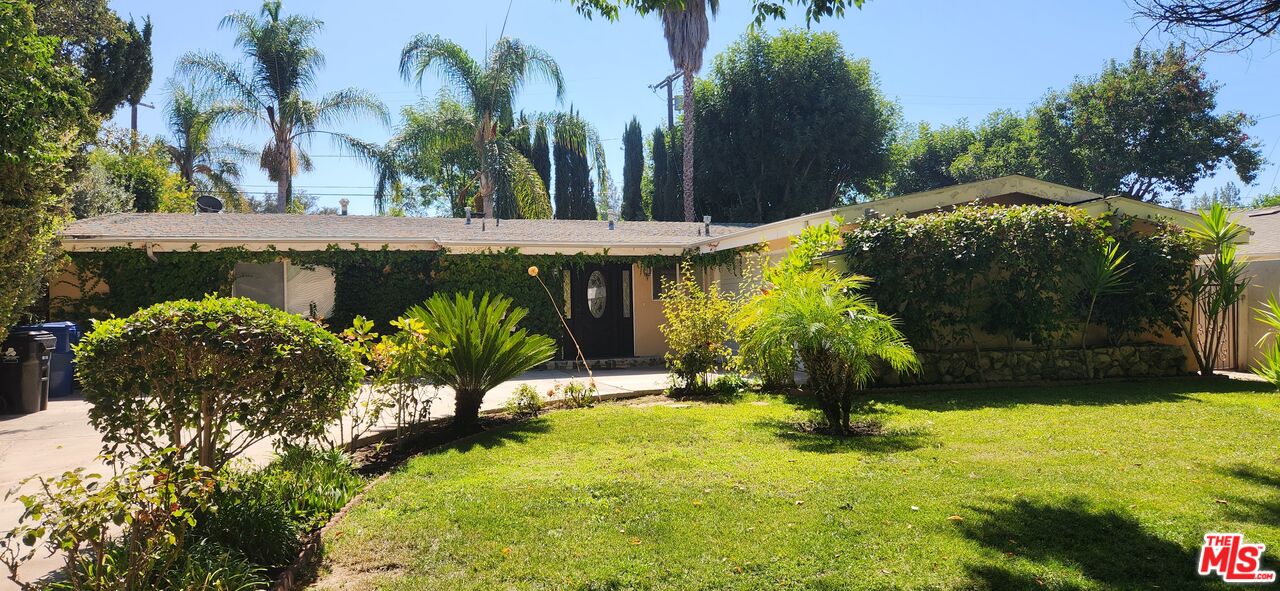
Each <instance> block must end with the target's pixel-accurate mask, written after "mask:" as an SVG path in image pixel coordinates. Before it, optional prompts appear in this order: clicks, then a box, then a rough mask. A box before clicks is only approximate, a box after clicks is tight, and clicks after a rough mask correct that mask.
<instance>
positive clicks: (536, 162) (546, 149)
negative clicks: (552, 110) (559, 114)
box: [529, 121, 551, 195]
mask: <svg viewBox="0 0 1280 591" xmlns="http://www.w3.org/2000/svg"><path fill="white" fill-rule="evenodd" d="M529 162H531V163H533V168H534V170H537V171H538V176H541V177H542V186H543V187H544V188H546V190H547V194H548V195H550V194H551V144H550V142H549V141H548V139H547V123H546V122H545V121H539V122H538V124H537V126H535V127H534V130H533V148H532V150H531V151H530V154H529Z"/></svg>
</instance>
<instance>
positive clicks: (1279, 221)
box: [1233, 207, 1280, 255]
mask: <svg viewBox="0 0 1280 591" xmlns="http://www.w3.org/2000/svg"><path fill="white" fill-rule="evenodd" d="M1233 219H1235V221H1236V223H1238V224H1240V225H1242V226H1246V227H1248V228H1249V229H1250V230H1253V235H1252V236H1250V237H1249V243H1248V244H1241V245H1240V247H1239V248H1240V252H1241V253H1243V254H1246V255H1261V254H1280V207H1267V208H1263V209H1249V210H1245V211H1241V212H1238V213H1236V214H1235V215H1234V216H1233Z"/></svg>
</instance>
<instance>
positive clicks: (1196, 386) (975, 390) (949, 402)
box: [868, 378, 1259, 411]
mask: <svg viewBox="0 0 1280 591" xmlns="http://www.w3.org/2000/svg"><path fill="white" fill-rule="evenodd" d="M1257 391H1259V384H1258V383H1256V382H1247V381H1243V380H1229V379H1225V378H1175V379H1167V380H1117V381H1102V382H1090V383H1080V384H1062V385H1051V386H1000V385H998V384H993V385H990V386H981V387H974V386H966V387H957V388H955V389H951V390H920V391H910V390H898V391H876V390H871V391H870V392H869V394H868V395H869V396H870V397H872V398H874V399H875V400H876V401H879V402H884V403H889V404H897V405H901V406H904V407H906V408H912V409H920V410H932V411H947V410H976V409H983V408H1006V407H1012V406H1021V405H1036V404H1038V405H1052V406H1107V405H1115V404H1153V403H1160V402H1183V401H1189V400H1194V399H1193V398H1192V397H1191V396H1192V395H1194V394H1198V393H1205V392H1220V393H1231V392H1257Z"/></svg>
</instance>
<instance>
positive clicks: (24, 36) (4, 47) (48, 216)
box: [0, 1, 96, 337]
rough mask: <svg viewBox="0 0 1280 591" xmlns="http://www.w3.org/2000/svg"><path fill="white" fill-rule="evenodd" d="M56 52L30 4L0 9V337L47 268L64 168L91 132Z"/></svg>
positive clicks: (83, 104)
mask: <svg viewBox="0 0 1280 591" xmlns="http://www.w3.org/2000/svg"><path fill="white" fill-rule="evenodd" d="M57 51H58V40H57V39H55V38H53V37H47V36H40V35H38V34H37V29H36V23H35V20H34V18H33V17H32V8H31V5H30V4H28V3H26V2H25V1H20V2H3V3H0V337H3V336H5V335H7V334H8V330H9V327H10V326H12V325H13V324H14V322H16V321H17V320H18V318H19V316H20V315H21V314H22V311H23V310H24V309H25V308H26V307H27V306H28V305H29V304H31V302H32V300H34V299H35V298H36V296H37V295H38V294H39V292H40V289H41V281H42V279H43V278H44V277H45V275H46V274H47V273H48V271H49V269H50V268H51V266H52V263H53V255H54V252H55V250H54V249H55V241H56V239H57V232H58V229H59V228H60V227H61V226H62V223H63V221H64V217H65V211H66V205H65V202H64V197H63V190H64V187H65V184H66V182H67V178H66V175H67V164H68V162H69V161H70V159H71V158H72V157H73V155H74V154H75V153H76V152H77V151H78V149H79V147H80V145H81V143H82V142H83V140H84V139H85V138H86V137H90V136H91V135H92V133H93V130H94V129H95V128H96V122H95V121H94V120H93V118H92V117H91V115H90V113H89V109H88V104H89V101H90V96H89V94H88V92H87V90H86V88H85V85H84V82H83V81H82V80H81V79H80V77H79V76H78V73H77V72H76V71H75V69H74V68H71V67H70V66H68V65H66V64H65V63H64V62H63V61H61V60H60V59H59V58H58V53H57Z"/></svg>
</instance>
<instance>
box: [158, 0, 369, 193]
mask: <svg viewBox="0 0 1280 591" xmlns="http://www.w3.org/2000/svg"><path fill="white" fill-rule="evenodd" d="M219 26H220V28H229V29H233V30H234V31H235V32H236V41H235V43H236V47H238V48H239V49H240V50H241V51H242V52H243V54H244V57H245V60H246V64H244V65H241V64H235V63H232V62H228V61H226V60H225V59H223V58H222V57H221V56H219V55H216V54H210V53H188V54H186V55H184V56H183V57H182V58H181V59H179V60H178V71H179V72H180V73H184V74H188V75H192V76H194V77H196V78H197V79H200V80H203V81H207V82H211V83H213V85H214V87H215V88H216V89H217V90H218V91H219V93H220V96H221V97H222V98H224V99H225V100H226V118H227V120H228V121H230V122H238V123H242V124H245V125H251V126H261V127H264V128H266V129H267V130H268V131H269V132H270V138H269V139H268V140H267V143H266V145H264V146H263V148H262V152H261V154H260V155H259V165H260V166H261V167H262V169H263V170H264V171H266V173H267V176H268V178H270V179H271V180H272V181H273V182H275V183H276V211H278V212H282V213H283V212H284V211H285V210H286V209H287V206H288V202H289V199H290V197H291V195H292V194H293V176H294V175H295V174H297V173H298V172H305V171H309V170H311V168H312V164H311V158H310V156H308V155H307V152H306V150H305V149H304V148H303V146H302V145H301V142H302V141H304V140H308V139H310V138H311V137H313V136H316V135H325V136H328V137H329V138H330V139H331V140H332V141H333V143H334V145H335V146H337V147H338V148H339V149H344V150H347V151H349V152H351V153H352V154H353V155H355V156H357V157H359V158H361V159H363V160H364V161H366V162H368V163H370V164H371V165H373V166H375V167H382V166H384V165H385V159H384V157H383V154H382V152H381V150H380V149H379V147H378V146H374V145H372V144H369V143H367V142H364V141H362V140H359V139H357V138H355V137H354V136H351V135H348V134H345V133H342V132H338V131H334V130H332V129H326V128H327V127H328V126H331V125H336V124H340V123H344V122H347V121H349V120H350V119H351V118H352V117H357V116H370V117H373V118H374V119H376V120H378V121H380V122H382V123H383V124H388V123H389V120H388V116H387V109H386V107H385V106H383V104H382V101H380V100H378V99H377V97H375V96H374V95H372V94H370V93H368V92H365V91H363V90H360V89H358V88H346V89H343V90H338V91H334V92H330V93H328V94H325V95H324V96H322V97H320V98H319V99H318V100H312V99H309V98H307V95H308V93H310V92H311V91H312V90H313V89H314V87H315V79H316V74H317V73H318V72H319V70H320V67H321V66H322V65H323V64H324V55H323V54H322V53H321V52H320V50H319V49H317V48H316V46H315V43H314V41H315V37H316V35H317V34H319V32H320V30H321V29H322V28H323V27H324V23H323V22H321V21H320V20H318V19H315V18H310V17H305V16H299V15H289V16H285V15H282V14H281V11H280V1H279V0H266V1H264V2H263V4H262V9H261V10H260V11H259V14H258V15H257V16H254V15H252V14H249V13H247V12H240V11H237V12H232V13H231V14H228V15H227V16H225V17H223V19H222V22H221V23H220V25H219Z"/></svg>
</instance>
